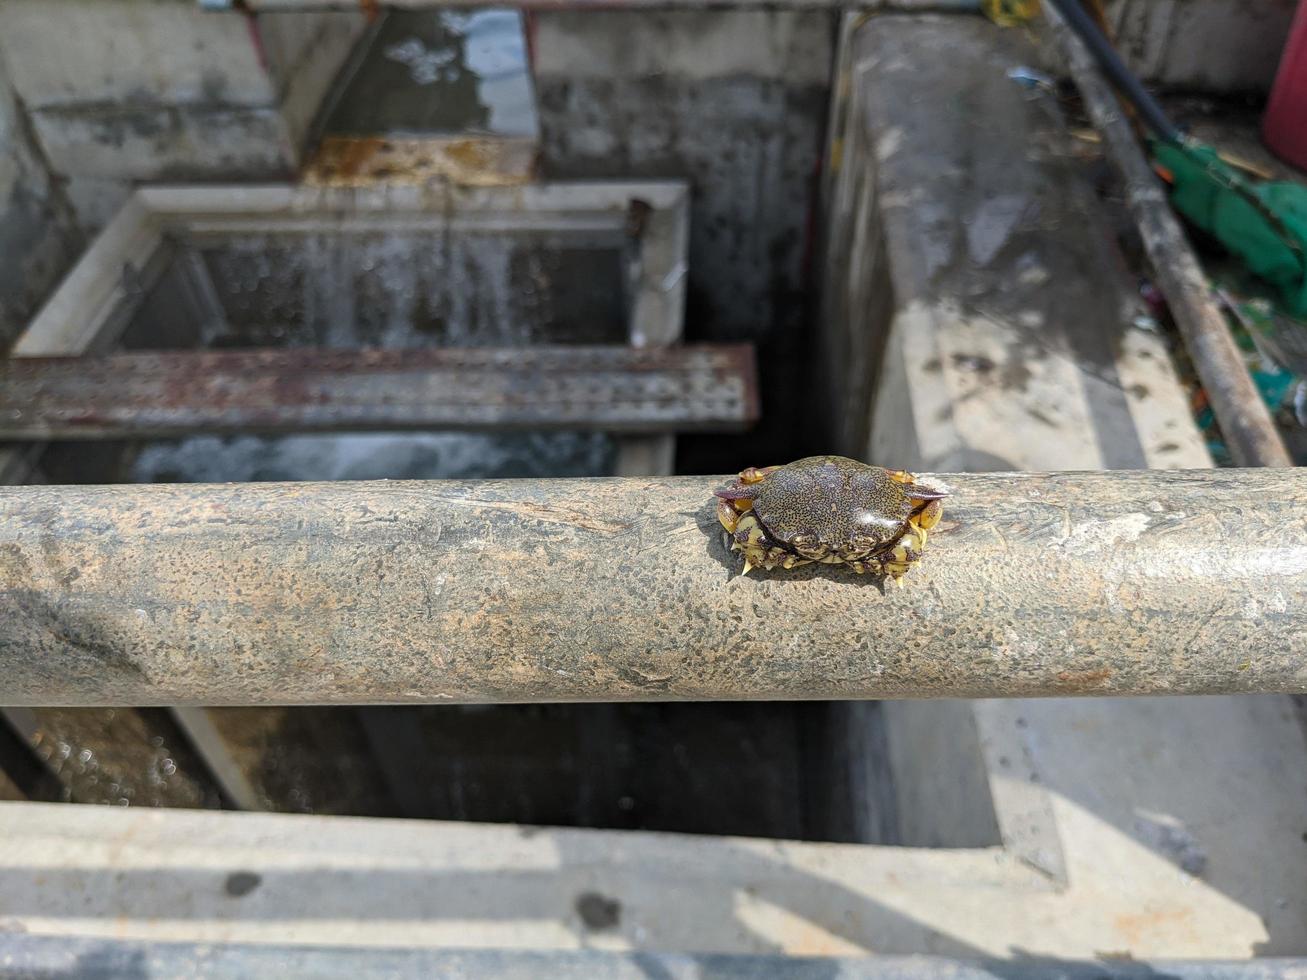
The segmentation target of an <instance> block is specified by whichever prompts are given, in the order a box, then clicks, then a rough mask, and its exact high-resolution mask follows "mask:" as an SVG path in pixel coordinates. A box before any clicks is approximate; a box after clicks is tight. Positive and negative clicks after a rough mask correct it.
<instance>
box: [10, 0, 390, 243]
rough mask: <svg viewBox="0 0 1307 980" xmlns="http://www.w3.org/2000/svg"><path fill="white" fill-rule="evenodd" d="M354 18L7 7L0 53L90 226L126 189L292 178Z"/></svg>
mask: <svg viewBox="0 0 1307 980" xmlns="http://www.w3.org/2000/svg"><path fill="white" fill-rule="evenodd" d="M364 24H365V20H364V17H363V15H362V14H361V13H334V14H326V13H312V14H305V13H299V14H265V15H262V16H260V17H259V18H257V19H251V18H249V17H247V16H246V15H245V14H242V13H237V12H232V11H228V12H208V11H203V10H201V9H199V7H198V6H197V5H195V4H191V3H178V2H176V0H95V2H88V0H6V2H5V3H4V4H0V55H2V56H3V57H4V58H5V60H6V61H7V63H8V65H9V73H10V78H11V80H12V84H13V87H14V90H15V91H16V92H17V94H18V97H19V98H20V99H21V100H22V102H23V103H24V105H25V106H26V108H27V110H28V112H29V113H30V116H31V121H32V128H33V130H34V132H35V134H36V137H37V140H38V141H39V143H40V146H41V148H42V150H43V152H44V154H45V156H46V158H47V159H48V160H49V163H50V166H51V168H52V169H53V171H54V172H55V173H56V174H57V175H58V176H59V177H61V178H65V179H67V181H68V193H69V197H70V199H71V201H72V203H73V205H74V207H75V208H76V209H77V211H78V214H79V217H81V218H82V219H83V221H84V223H85V224H86V225H87V226H89V227H98V226H99V225H102V224H103V223H104V222H105V221H106V220H107V219H108V217H109V216H110V215H112V214H113V212H114V211H115V210H116V209H117V207H118V206H119V205H120V204H121V202H122V200H123V199H124V198H125V196H126V193H127V189H128V187H129V186H130V185H131V184H132V183H133V182H136V181H167V180H205V179H224V180H231V179H268V178H285V177H288V176H290V175H291V174H292V173H293V171H294V170H295V168H296V167H297V166H298V164H299V162H300V150H301V147H302V144H303V141H304V137H305V135H306V133H307V131H308V128H309V124H310V122H311V120H312V117H313V114H314V112H315V111H316V109H317V106H318V103H319V102H320V100H321V98H322V96H323V94H324V93H325V91H326V89H327V87H328V86H329V84H330V83H331V81H332V79H333V78H334V76H335V73H336V71H337V70H338V69H339V67H340V66H341V64H342V63H343V62H344V60H345V58H346V57H347V55H348V54H349V51H350V49H351V47H352V46H353V43H354V41H355V39H356V38H357V37H358V36H359V34H360V33H361V32H362V30H363V27H364Z"/></svg>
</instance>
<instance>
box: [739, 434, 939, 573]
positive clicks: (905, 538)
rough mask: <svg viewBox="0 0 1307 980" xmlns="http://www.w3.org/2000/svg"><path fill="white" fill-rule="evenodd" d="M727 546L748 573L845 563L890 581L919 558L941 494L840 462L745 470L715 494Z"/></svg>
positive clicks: (811, 460)
mask: <svg viewBox="0 0 1307 980" xmlns="http://www.w3.org/2000/svg"><path fill="white" fill-rule="evenodd" d="M716 496H717V497H719V498H720V501H719V503H718V517H719V519H720V520H721V523H722V525H723V526H724V527H725V528H726V529H727V530H728V531H729V532H731V535H732V538H733V542H732V547H733V548H734V549H735V550H736V551H740V552H743V554H744V559H745V568H744V570H745V572H746V573H747V572H748V571H749V570H750V568H752V567H755V566H756V567H761V568H767V569H771V568H776V567H778V566H779V567H783V568H796V567H798V566H800V565H807V564H809V563H811V562H814V561H815V562H824V563H827V564H845V565H848V566H850V567H851V568H852V569H853V570H854V571H856V572H859V573H865V572H870V573H873V574H876V575H881V576H890V577H892V578H893V579H894V580H895V581H896V582H897V581H898V579H899V578H901V577H902V575H903V574H904V573H905V572H906V571H907V570H908V568H910V567H911V566H912V565H913V564H915V563H916V562H917V561H919V560H920V558H921V553H922V551H923V549H924V548H925V546H926V536H927V531H929V530H930V529H931V528H933V527H934V526H935V525H936V524H938V523H939V519H940V516H941V514H942V506H943V505H942V504H941V503H940V500H941V499H942V498H943V497H944V496H945V493H944V492H943V491H941V490H937V489H934V488H931V487H926V486H922V485H920V484H917V483H916V480H915V478H914V477H913V476H912V475H911V474H910V473H905V472H903V471H901V470H886V469H883V468H881V467H879V466H869V465H867V464H865V463H860V462H858V461H856V460H852V459H847V458H845V457H842V456H811V457H808V458H807V459H801V460H797V461H796V462H793V463H790V464H788V465H786V466H779V467H778V466H773V467H770V468H768V469H748V470H745V471H744V472H743V473H741V474H740V477H739V479H738V480H736V481H735V482H734V483H732V484H731V485H730V486H728V487H725V488H723V489H721V490H718V491H716Z"/></svg>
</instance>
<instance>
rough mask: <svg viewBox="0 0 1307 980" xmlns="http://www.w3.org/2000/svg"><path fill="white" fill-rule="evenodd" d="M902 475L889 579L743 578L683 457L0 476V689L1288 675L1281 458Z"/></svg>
mask: <svg viewBox="0 0 1307 980" xmlns="http://www.w3.org/2000/svg"><path fill="white" fill-rule="evenodd" d="M926 479H928V481H929V482H932V483H935V484H936V485H939V484H943V485H945V486H947V487H948V488H949V489H951V490H952V494H953V495H952V496H951V497H950V499H949V501H948V504H947V507H946V509H945V515H944V522H943V523H942V524H941V526H940V528H938V529H937V530H936V531H934V532H932V534H931V538H930V542H929V545H928V548H927V553H926V555H925V558H924V561H923V562H922V563H921V564H920V566H918V567H916V568H914V569H913V570H911V571H910V572H909V574H908V576H907V577H906V579H905V580H904V585H905V587H904V588H902V589H897V588H894V587H892V586H890V587H887V588H885V589H884V590H883V591H882V589H881V588H880V587H878V585H877V584H876V583H875V582H874V581H872V580H871V579H870V578H867V577H859V576H857V575H854V574H852V573H851V572H848V571H846V570H842V569H838V568H832V567H831V566H808V567H806V568H802V569H796V570H793V571H790V572H779V571H778V572H774V573H761V574H759V573H755V574H754V575H750V576H748V577H742V576H741V575H740V574H739V571H740V564H739V561H738V556H736V555H734V554H733V553H730V552H728V551H727V550H726V548H725V546H724V543H723V540H722V532H721V529H720V527H719V526H718V525H717V524H716V520H715V515H714V504H713V500H712V497H711V491H712V490H713V489H714V487H716V486H719V485H721V482H722V481H721V480H720V479H713V478H706V477H693V478H690V477H680V478H665V479H625V480H623V479H596V480H522V481H502V482H432V483H420V482H381V483H354V484H350V483H331V484H312V483H304V484H245V485H220V486H177V485H156V486H131V487H126V486H124V487H36V486H33V487H15V488H0V623H2V624H3V628H0V677H3V678H4V687H3V694H0V700H3V702H4V703H6V704H10V705H36V704H44V705H145V704H213V705H218V704H290V703H313V704H329V703H330V704H358V703H390V702H529V701H539V702H544V701H598V700H715V699H718V700H734V699H769V698H902V697H1026V696H1039V695H1068V694H1101V695H1118V694H1154V693H1174V694H1181V693H1184V694H1199V693H1217V692H1254V691H1256V692H1302V691H1307V522H1304V520H1303V517H1302V515H1303V514H1304V513H1307V473H1300V472H1299V471H1296V470H1268V469H1263V470H1245V471H1239V470H1204V471H1181V472H1174V471H1171V472H1167V471H1151V472H1127V473H1123V472H1114V473H1085V474H1051V475H1040V474H968V475H956V476H944V477H938V478H934V479H931V478H926Z"/></svg>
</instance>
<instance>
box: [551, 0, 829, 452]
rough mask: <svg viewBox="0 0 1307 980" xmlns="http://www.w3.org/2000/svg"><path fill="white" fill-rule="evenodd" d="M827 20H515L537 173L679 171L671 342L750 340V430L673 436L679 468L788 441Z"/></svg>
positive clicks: (756, 16)
mask: <svg viewBox="0 0 1307 980" xmlns="http://www.w3.org/2000/svg"><path fill="white" fill-rule="evenodd" d="M834 18H835V15H833V14H832V13H831V12H830V11H738V10H737V11H712V12H705V11H698V12H695V11H676V12H653V11H584V12H581V11H574V12H549V13H545V12H541V13H538V14H535V15H533V16H532V18H531V19H530V21H529V24H530V29H531V31H532V46H533V47H532V49H533V52H534V65H535V78H536V91H537V96H538V100H539V106H540V126H541V134H542V148H541V156H542V161H541V164H542V169H543V171H544V173H545V174H546V175H547V176H550V177H556V178H564V179H571V178H579V177H596V178H607V177H617V176H620V177H680V178H685V179H687V180H689V181H690V183H691V187H692V190H693V199H692V219H691V231H690V270H689V290H688V300H687V309H686V331H685V332H686V338H687V339H688V340H705V341H706V340H715V341H728V340H752V341H754V342H756V343H757V344H759V350H760V355H761V372H762V383H763V390H764V397H765V398H766V399H767V403H766V406H765V410H764V422H763V424H762V426H761V427H760V428H759V429H758V430H757V432H755V433H754V435H753V436H743V437H736V438H732V439H730V440H721V439H715V440H710V441H707V442H705V441H704V440H696V439H683V440H681V444H682V453H681V461H680V462H681V465H682V467H685V468H689V469H691V470H694V469H701V468H705V467H706V468H707V469H709V470H710V471H712V472H721V471H722V470H725V469H729V468H733V467H736V464H737V463H738V464H739V465H740V466H744V465H754V464H757V465H762V464H763V463H765V460H760V459H759V458H758V453H759V452H766V451H768V450H769V451H771V452H773V453H781V454H782V455H783V454H785V453H786V452H787V451H797V447H796V446H795V443H796V441H797V442H801V440H802V432H801V431H800V425H799V422H798V421H797V420H798V419H800V418H801V417H802V408H803V406H804V405H805V404H806V396H805V392H804V391H803V390H802V388H803V386H804V382H805V381H806V377H805V376H804V375H803V374H802V372H801V370H800V368H799V365H800V362H801V358H802V355H803V353H804V351H805V349H806V347H807V346H808V345H807V343H806V340H805V338H804V336H803V333H804V330H805V326H806V324H807V322H808V315H809V310H808V307H807V285H808V283H807V270H806V268H805V260H806V257H807V254H808V229H809V222H810V221H811V220H812V217H813V207H814V204H815V199H814V190H815V181H816V172H817V168H818V164H819V160H820V152H821V141H822V137H823V133H824V131H825V124H826V111H827V102H828V98H829V93H830V75H831V67H832V58H833V51H834V25H835V19H834ZM696 447H699V449H700V450H702V451H701V452H699V451H697V450H696Z"/></svg>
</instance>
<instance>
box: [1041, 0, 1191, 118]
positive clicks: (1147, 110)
mask: <svg viewBox="0 0 1307 980" xmlns="http://www.w3.org/2000/svg"><path fill="white" fill-rule="evenodd" d="M1048 2H1049V3H1051V4H1052V5H1053V6H1054V7H1056V8H1057V11H1058V13H1060V14H1061V15H1062V17H1063V18H1064V19H1065V20H1066V22H1067V23H1068V24H1070V25H1071V29H1072V30H1073V31H1075V32H1076V34H1077V35H1079V37H1080V40H1082V41H1084V42H1085V46H1086V47H1087V48H1089V51H1090V53H1091V54H1092V55H1093V56H1094V60H1095V61H1097V62H1098V66H1099V67H1100V68H1102V69H1103V71H1104V73H1106V75H1107V77H1108V78H1110V79H1111V80H1112V84H1114V85H1115V86H1116V87H1117V88H1118V89H1120V90H1121V92H1122V94H1124V95H1125V97H1126V98H1127V99H1129V100H1130V101H1131V102H1132V103H1134V106H1135V108H1136V109H1138V110H1139V114H1140V115H1141V116H1143V118H1144V122H1145V123H1147V124H1148V128H1149V129H1151V130H1152V131H1153V134H1154V135H1155V136H1157V138H1158V139H1161V140H1163V141H1165V142H1167V143H1183V142H1184V133H1183V132H1181V130H1180V129H1179V127H1177V126H1176V125H1175V123H1173V122H1171V119H1170V117H1169V116H1167V114H1166V110H1165V109H1163V108H1162V107H1161V105H1160V104H1158V101H1157V100H1156V99H1155V98H1153V95H1152V93H1151V92H1149V91H1148V89H1146V88H1144V86H1143V83H1142V82H1140V81H1139V79H1138V78H1137V77H1135V74H1134V72H1132V71H1131V70H1130V69H1129V68H1127V67H1126V65H1125V62H1124V61H1122V60H1121V56H1120V55H1119V54H1117V51H1116V48H1114V47H1113V46H1112V42H1111V41H1109V40H1108V39H1107V38H1106V37H1104V36H1103V32H1102V31H1101V30H1099V28H1098V25H1097V24H1096V23H1094V19H1093V18H1092V17H1090V16H1089V14H1088V13H1087V12H1086V11H1085V8H1084V7H1083V6H1082V5H1081V3H1080V0H1048Z"/></svg>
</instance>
